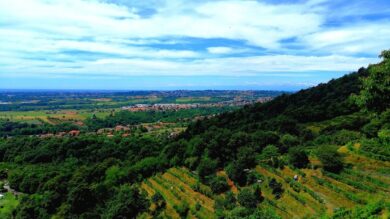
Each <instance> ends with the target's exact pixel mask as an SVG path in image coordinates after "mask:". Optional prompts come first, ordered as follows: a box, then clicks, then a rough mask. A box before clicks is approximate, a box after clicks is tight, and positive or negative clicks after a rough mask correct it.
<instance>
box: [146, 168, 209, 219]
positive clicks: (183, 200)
mask: <svg viewBox="0 0 390 219" xmlns="http://www.w3.org/2000/svg"><path fill="white" fill-rule="evenodd" d="M196 184H197V179H196V178H194V176H192V175H191V173H190V172H189V171H188V170H186V169H178V168H172V169H169V170H168V171H167V172H165V173H164V174H159V175H156V176H153V177H151V178H149V179H147V180H145V181H144V182H143V183H142V188H143V189H145V190H146V191H147V193H148V196H149V197H152V196H153V195H154V194H155V193H160V194H161V195H162V196H163V198H164V200H165V201H166V204H167V205H166V208H165V210H164V211H163V212H162V213H161V216H163V217H167V218H181V217H187V218H214V217H215V216H214V201H213V199H212V198H210V197H207V196H206V195H204V194H202V193H200V192H197V191H195V190H194V189H193V187H194V186H195V185H196ZM200 186H201V187H202V188H207V186H205V185H200Z"/></svg>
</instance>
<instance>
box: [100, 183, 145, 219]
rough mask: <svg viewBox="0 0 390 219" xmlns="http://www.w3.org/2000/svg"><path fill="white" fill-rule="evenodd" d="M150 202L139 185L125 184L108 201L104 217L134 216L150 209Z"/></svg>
mask: <svg viewBox="0 0 390 219" xmlns="http://www.w3.org/2000/svg"><path fill="white" fill-rule="evenodd" d="M149 205H150V203H149V201H148V200H147V199H146V196H145V194H143V193H142V192H141V191H140V189H139V188H138V187H137V186H134V185H133V186H128V185H123V186H121V187H120V188H119V190H118V191H117V194H115V196H114V197H113V198H112V199H111V200H110V201H109V202H108V203H107V205H106V206H107V207H106V209H105V211H104V214H103V218H107V219H108V218H110V219H111V218H112V219H120V218H134V217H135V216H136V215H138V214H139V213H141V212H144V211H146V210H147V209H148V207H149Z"/></svg>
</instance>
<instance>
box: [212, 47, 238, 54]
mask: <svg viewBox="0 0 390 219" xmlns="http://www.w3.org/2000/svg"><path fill="white" fill-rule="evenodd" d="M207 51H208V52H209V53H211V54H228V53H231V52H232V51H233V49H232V48H230V47H223V46H219V47H208V48H207Z"/></svg>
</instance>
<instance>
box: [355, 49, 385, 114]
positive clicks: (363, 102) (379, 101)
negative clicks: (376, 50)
mask: <svg viewBox="0 0 390 219" xmlns="http://www.w3.org/2000/svg"><path fill="white" fill-rule="evenodd" d="M388 54H389V50H385V51H383V52H382V53H381V55H380V57H381V58H383V61H382V62H381V63H380V64H377V65H371V66H369V68H368V75H367V77H364V78H363V79H362V84H363V86H362V90H361V91H360V94H359V95H358V96H356V98H355V100H356V103H357V104H358V105H359V106H361V107H364V108H366V109H367V110H372V111H375V112H382V111H384V110H386V109H387V108H389V107H390V95H389V93H390V58H389V56H388Z"/></svg>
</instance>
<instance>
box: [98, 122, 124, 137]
mask: <svg viewBox="0 0 390 219" xmlns="http://www.w3.org/2000/svg"><path fill="white" fill-rule="evenodd" d="M130 131H131V128H130V126H124V125H117V126H115V127H114V128H102V129H99V130H97V132H96V134H98V135H107V136H108V137H113V136H114V133H118V132H121V133H122V137H126V136H128V135H129V134H130Z"/></svg>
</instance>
